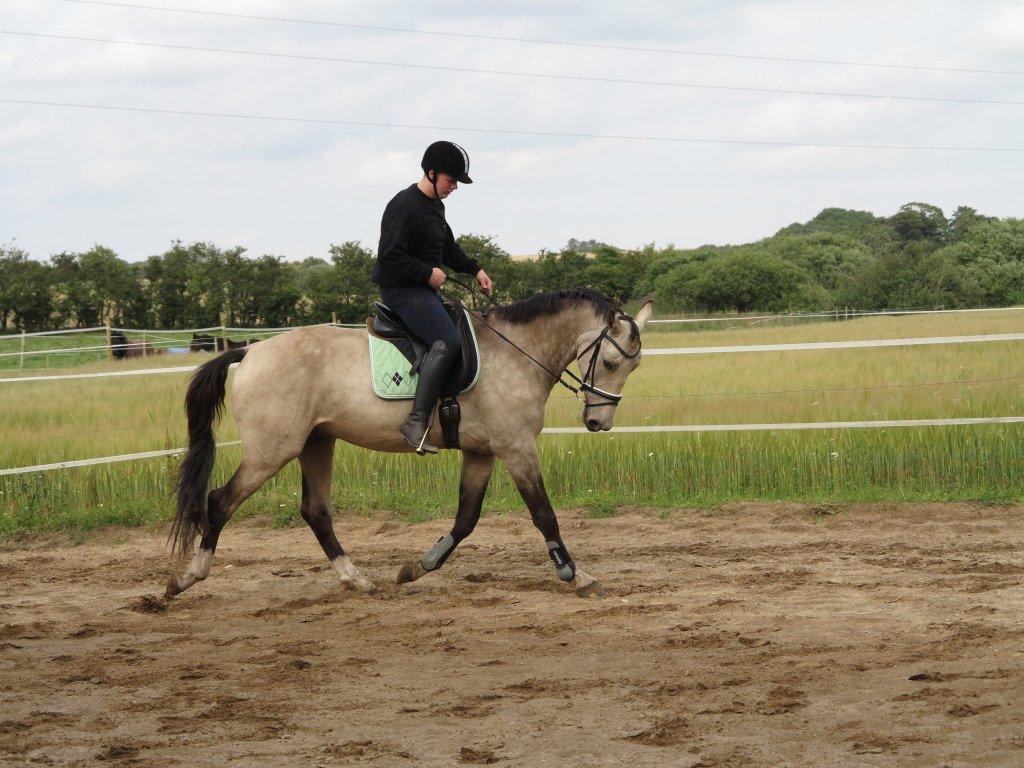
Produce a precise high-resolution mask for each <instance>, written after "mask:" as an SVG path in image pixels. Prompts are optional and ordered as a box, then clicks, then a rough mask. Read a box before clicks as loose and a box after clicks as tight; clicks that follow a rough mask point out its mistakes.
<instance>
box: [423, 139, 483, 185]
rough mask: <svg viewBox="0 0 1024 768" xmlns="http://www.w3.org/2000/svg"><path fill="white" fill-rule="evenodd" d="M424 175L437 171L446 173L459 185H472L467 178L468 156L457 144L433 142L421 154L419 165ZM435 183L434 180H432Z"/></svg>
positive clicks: (470, 180)
mask: <svg viewBox="0 0 1024 768" xmlns="http://www.w3.org/2000/svg"><path fill="white" fill-rule="evenodd" d="M420 167H422V168H423V172H424V173H429V172H430V171H439V172H441V173H447V174H448V175H449V176H451V177H452V178H453V179H455V180H456V181H457V182H459V183H460V184H472V183H473V180H472V179H471V178H469V155H468V154H466V150H464V149H463V148H462V147H460V146H459V145H458V144H454V143H452V142H450V141H435V142H434V143H433V144H431V145H430V146H429V147H427V151H426V152H424V153H423V162H422V163H420ZM431 181H434V183H436V179H432V180H431Z"/></svg>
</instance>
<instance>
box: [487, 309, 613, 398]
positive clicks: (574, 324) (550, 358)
mask: <svg viewBox="0 0 1024 768" xmlns="http://www.w3.org/2000/svg"><path fill="white" fill-rule="evenodd" d="M597 322H598V320H597V318H596V317H595V316H594V312H593V310H590V309H588V308H585V307H574V308H571V309H565V310H562V311H561V312H557V313H555V314H552V315H544V316H541V317H536V318H534V319H532V320H528V321H526V322H524V323H507V322H502V323H501V325H500V327H499V326H495V327H498V328H499V330H500V331H501V332H502V333H504V334H505V335H506V336H508V337H509V338H510V339H511V340H512V341H514V342H515V343H516V344H517V345H518V346H519V347H521V348H522V349H523V351H524V352H527V353H528V354H529V355H530V357H533V358H535V359H536V360H538V361H539V362H541V363H543V364H544V365H545V366H546V367H547V368H548V369H549V370H551V371H552V372H553V373H555V374H560V373H561V372H562V371H563V370H564V369H565V368H566V367H567V366H568V365H569V364H570V363H571V362H572V361H573V359H574V358H575V355H576V347H577V343H576V342H577V340H578V339H579V337H580V335H581V334H582V333H583V332H584V331H585V330H587V329H588V328H590V327H591V326H593V325H595V324H596V323H597ZM500 343H501V344H504V343H505V342H500ZM513 351H514V350H513ZM515 355H516V357H517V358H518V359H519V360H520V362H521V365H520V371H521V376H520V378H527V379H534V380H535V381H536V383H537V385H538V387H539V388H540V389H542V390H544V392H545V393H547V392H550V391H551V388H552V387H554V386H555V383H556V380H553V379H552V378H551V376H550V375H549V374H548V373H547V371H545V370H544V369H543V368H541V367H540V366H539V365H537V364H536V363H534V362H532V361H531V360H530V359H529V358H528V357H526V356H525V355H520V354H519V353H518V352H515Z"/></svg>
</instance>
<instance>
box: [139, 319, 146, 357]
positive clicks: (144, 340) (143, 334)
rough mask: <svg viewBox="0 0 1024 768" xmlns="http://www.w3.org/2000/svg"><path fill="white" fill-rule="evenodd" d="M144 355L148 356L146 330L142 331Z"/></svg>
mask: <svg viewBox="0 0 1024 768" xmlns="http://www.w3.org/2000/svg"><path fill="white" fill-rule="evenodd" d="M140 325H141V323H140ZM142 356H143V357H145V356H146V332H145V331H143V332H142Z"/></svg>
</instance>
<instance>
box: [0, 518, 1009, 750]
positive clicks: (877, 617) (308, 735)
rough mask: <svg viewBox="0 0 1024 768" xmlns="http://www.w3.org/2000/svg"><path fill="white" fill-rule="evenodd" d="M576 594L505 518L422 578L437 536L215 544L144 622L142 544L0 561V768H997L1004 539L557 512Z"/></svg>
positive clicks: (967, 531) (860, 523)
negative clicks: (366, 583)
mask: <svg viewBox="0 0 1024 768" xmlns="http://www.w3.org/2000/svg"><path fill="white" fill-rule="evenodd" d="M561 518H562V527H563V534H564V536H565V538H566V540H567V544H568V546H569V549H570V551H571V552H572V553H573V555H574V556H575V558H576V560H577V561H578V562H579V563H580V565H581V566H582V567H583V568H585V569H586V570H588V571H590V572H591V573H593V574H594V575H595V576H597V577H598V578H600V579H601V580H602V583H603V585H604V589H605V594H604V596H603V597H599V598H591V599H582V598H579V597H576V596H575V595H574V594H572V593H571V592H569V591H568V590H567V589H566V588H564V587H563V586H562V585H561V584H560V583H559V582H558V581H557V580H556V578H555V575H554V572H553V568H552V567H551V564H550V562H549V560H548V559H547V556H546V554H545V551H544V545H543V541H542V540H541V537H540V535H539V534H538V533H537V532H536V530H534V528H533V527H532V525H531V523H530V522H529V519H528V518H527V517H526V515H525V513H524V514H523V516H522V517H488V518H484V519H483V520H482V521H481V524H480V526H479V527H478V529H477V531H476V533H475V534H474V536H473V537H472V538H470V539H469V540H467V542H465V543H464V544H463V545H462V547H460V548H459V550H457V552H456V553H455V554H454V555H453V557H452V558H451V560H450V561H449V562H448V563H447V564H446V565H445V566H444V567H443V568H442V569H441V570H440V571H438V572H436V573H433V574H428V575H427V576H426V577H425V578H423V579H422V580H420V581H418V582H416V583H414V584H411V585H407V586H405V587H401V588H398V587H396V586H394V577H395V575H396V573H397V571H398V569H399V567H400V565H401V564H402V563H403V562H404V561H406V560H408V559H410V558H414V557H418V556H419V554H420V552H421V551H422V550H424V549H425V548H427V547H428V546H429V545H431V544H432V543H433V542H434V541H435V540H436V539H437V538H438V537H439V536H440V535H441V534H442V533H444V532H446V531H447V529H448V526H449V525H450V521H435V522H430V523H423V524H419V525H407V524H405V523H401V522H396V521H394V520H389V519H384V518H378V519H373V520H367V519H364V518H353V517H345V516H339V518H337V522H338V529H339V537H340V538H341V540H342V543H343V544H344V545H345V547H346V549H347V550H348V552H349V554H350V555H351V556H352V558H353V561H354V562H355V563H356V564H357V565H358V566H359V567H360V568H361V569H362V571H363V573H364V574H365V575H366V576H367V577H369V578H371V579H373V580H374V581H376V582H377V583H378V584H379V585H380V589H379V590H378V591H377V593H375V594H373V595H369V596H366V595H361V594H353V593H344V592H342V591H341V590H340V589H339V587H338V584H337V583H336V581H335V579H336V577H335V575H334V573H333V572H332V571H331V570H329V569H328V566H327V563H326V561H325V559H324V557H323V554H322V552H321V550H320V548H319V546H318V545H317V543H316V541H315V540H314V538H313V535H312V534H311V532H310V531H309V530H307V529H306V528H305V527H304V526H303V527H301V528H294V529H286V530H273V529H270V528H267V527H265V526H264V525H262V524H260V523H259V522H251V521H246V522H240V523H234V524H232V525H231V526H229V527H228V528H227V529H226V531H225V534H224V536H223V537H222V539H221V548H220V550H219V551H218V553H217V554H218V557H217V559H216V560H215V564H214V568H213V572H212V574H211V576H210V578H209V579H208V580H207V581H205V582H203V583H201V584H198V585H196V586H195V587H193V588H192V589H191V590H189V591H187V592H185V593H184V594H182V595H181V596H179V597H178V598H176V599H175V600H173V601H172V602H171V603H170V604H169V605H167V604H166V603H164V602H163V601H162V600H161V599H156V598H154V597H150V596H156V595H160V594H162V585H163V582H164V579H165V577H166V575H167V574H168V570H169V565H168V560H167V556H166V554H165V551H164V549H163V544H164V541H163V537H162V535H161V534H159V533H155V532H152V531H137V530H121V531H105V532H101V533H98V534H95V535H92V536H89V537H87V539H86V541H85V543H83V544H80V545H78V546H74V545H72V544H71V543H69V542H68V541H67V539H66V537H64V538H60V537H50V538H48V539H38V538H37V539H31V540H25V541H22V542H8V543H7V544H6V545H5V546H4V549H3V551H2V552H0V764H2V765H5V766H36V765H56V766H86V765H88V766H173V765H181V766H189V767H190V768H191V767H192V766H218V768H223V767H224V766H336V765H371V766H406V765H408V766H414V765H423V766H435V765H437V766H440V765H484V764H493V765H503V766H610V765H631V766H896V765H899V766H903V765H907V766H918V765H920V766H935V767H936V768H939V767H940V766H958V767H959V766H964V767H965V768H966V767H967V766H970V767H971V768H977V767H979V766H1021V765H1024V525H1022V523H1024V514H1022V509H1021V508H1016V507H1011V508H1007V507H984V506H969V505H905V506H899V507H893V506H889V505H875V506H852V507H842V508H836V509H829V510H821V509H817V508H815V507H812V506H807V505H781V504H780V505H765V504H757V505H754V504H745V505H735V506H730V507H726V508H721V509H717V510H714V511H710V512H695V511H687V510H680V511H675V512H673V513H671V514H670V515H668V516H667V517H666V518H665V519H663V518H662V517H661V516H660V515H658V514H656V513H645V512H643V511H639V512H634V513H630V514H626V515H622V516H618V517H615V518H610V519H604V520H591V519H586V518H584V517H582V516H581V515H579V514H577V513H574V512H572V511H564V512H562V513H561Z"/></svg>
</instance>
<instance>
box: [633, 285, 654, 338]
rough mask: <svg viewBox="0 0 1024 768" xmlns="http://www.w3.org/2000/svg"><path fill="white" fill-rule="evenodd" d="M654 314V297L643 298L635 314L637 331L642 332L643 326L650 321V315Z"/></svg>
mask: <svg viewBox="0 0 1024 768" xmlns="http://www.w3.org/2000/svg"><path fill="white" fill-rule="evenodd" d="M653 312H654V297H653V296H651V295H650V294H648V295H647V297H646V298H644V300H643V303H642V304H641V305H640V311H639V312H637V313H636V317H634V318H633V319H634V320H636V327H637V328H638V329H639V330H641V331H642V330H643V329H644V326H645V325H647V321H648V320H650V319H651V314H652V313H653Z"/></svg>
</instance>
